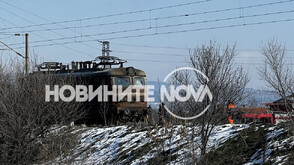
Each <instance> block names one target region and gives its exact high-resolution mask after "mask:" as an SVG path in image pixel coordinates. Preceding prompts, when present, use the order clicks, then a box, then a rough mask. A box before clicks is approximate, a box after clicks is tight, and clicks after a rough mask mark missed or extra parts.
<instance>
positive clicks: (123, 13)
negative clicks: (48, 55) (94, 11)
mask: <svg viewBox="0 0 294 165" xmlns="http://www.w3.org/2000/svg"><path fill="white" fill-rule="evenodd" d="M210 1H213V0H199V1H194V2H188V3H181V4H175V5H169V6H162V7H156V8H151V9H144V10H137V11H128V12H122V13H115V14H107V15H102V16H96V17H88V18H80V19H73V20H66V21H59V22H51V23H43V24H33V25H27V26H21V27H19V26H18V27H11V28H28V27H34V26H43V25H52V24H61V23H69V22H79V21H81V20H82V21H85V20H92V19H100V18H106V17H114V16H122V15H129V14H136V13H143V12H149V11H156V10H163V9H168V8H175V7H181V6H188V5H194V4H200V3H205V2H210ZM0 2H2V3H6V4H9V5H10V6H12V4H10V3H8V2H5V1H3V0H0ZM13 6H14V7H17V6H15V5H13Z"/></svg>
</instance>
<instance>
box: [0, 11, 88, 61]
mask: <svg viewBox="0 0 294 165" xmlns="http://www.w3.org/2000/svg"><path fill="white" fill-rule="evenodd" d="M0 8H1V9H3V10H4V11H6V12H8V13H10V14H12V15H14V16H16V17H19V18H21V19H23V20H25V21H27V22H30V23H33V22H31V21H30V20H27V19H26V18H23V17H21V16H18V15H16V14H15V13H13V12H10V11H9V10H6V9H4V8H2V7H0ZM42 28H43V27H42ZM54 33H56V32H54ZM56 34H58V33H56ZM34 35H37V36H39V37H40V38H43V39H46V38H45V37H43V36H41V35H39V34H34ZM46 40H47V39H46ZM47 41H50V42H52V43H54V44H55V45H57V44H58V45H60V44H59V43H56V42H54V41H53V40H50V39H49V40H47ZM11 45H15V44H11ZM60 46H62V47H65V48H67V49H70V50H72V51H75V52H78V53H82V54H85V55H87V56H90V57H94V56H92V55H89V54H87V53H84V52H82V51H80V50H76V49H73V48H71V47H68V46H65V45H60ZM22 48H23V47H22ZM15 49H17V48H15Z"/></svg>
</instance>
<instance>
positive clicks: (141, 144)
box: [67, 124, 248, 164]
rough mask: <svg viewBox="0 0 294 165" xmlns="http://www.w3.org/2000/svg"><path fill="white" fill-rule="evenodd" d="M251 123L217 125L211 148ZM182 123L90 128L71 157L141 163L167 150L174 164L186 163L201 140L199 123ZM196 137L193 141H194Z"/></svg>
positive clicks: (88, 161) (81, 160)
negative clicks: (198, 134)
mask: <svg viewBox="0 0 294 165" xmlns="http://www.w3.org/2000/svg"><path fill="white" fill-rule="evenodd" d="M247 127H248V125H245V124H243V125H242V124H225V125H221V126H217V127H215V129H214V130H213V131H212V134H211V137H210V138H209V141H208V150H210V149H211V148H218V147H220V146H221V145H222V144H223V143H224V142H225V141H226V140H228V139H229V138H232V137H234V136H236V135H237V133H238V132H239V131H241V130H243V129H245V128H247ZM192 130H193V129H192V127H184V126H181V125H176V126H173V127H172V128H169V129H167V128H163V127H160V128H152V129H151V128H150V127H149V128H141V129H138V128H134V127H128V126H118V127H109V128H90V129H88V130H86V131H85V132H84V133H82V134H81V135H80V138H79V142H78V145H77V146H76V148H75V149H74V150H73V154H72V155H71V158H67V159H73V160H74V161H75V162H77V163H83V164H102V163H103V164H141V163H146V162H149V161H151V160H152V159H154V158H156V156H158V155H159V154H162V153H168V154H169V155H171V156H172V157H173V159H171V164H177V163H184V162H186V161H189V159H191V156H189V155H190V154H191V151H192V150H191V148H192V147H193V146H194V148H195V153H196V154H199V153H200V150H199V149H198V147H196V146H197V145H198V144H199V142H200V137H199V136H197V134H196V133H197V132H198V131H197V130H198V128H197V127H194V132H195V134H194V136H192ZM192 137H193V143H192Z"/></svg>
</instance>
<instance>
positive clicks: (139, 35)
mask: <svg viewBox="0 0 294 165" xmlns="http://www.w3.org/2000/svg"><path fill="white" fill-rule="evenodd" d="M290 21H294V18H290V19H282V20H271V21H259V22H251V23H245V24H244V23H239V24H231V25H224V26H212V27H204V28H193V29H185V30H175V31H166V32H152V33H146V34H136V35H127V36H119V37H109V38H103V39H100V40H118V39H128V38H138V37H146V36H156V35H167V34H174V33H186V32H196V31H204V30H215V29H226V28H234V27H242V26H244V27H245V26H253V25H262V24H273V23H281V22H290ZM51 40H52V41H54V39H50V40H49V41H51ZM93 41H97V40H93V39H90V40H76V41H75V42H72V41H67V42H60V43H58V45H64V44H72V43H82V42H93ZM34 43H36V42H34ZM14 45H19V44H14ZM53 45H56V44H55V43H52V44H40V45H31V47H45V46H53ZM18 48H23V47H18Z"/></svg>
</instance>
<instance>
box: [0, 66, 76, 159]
mask: <svg viewBox="0 0 294 165" xmlns="http://www.w3.org/2000/svg"><path fill="white" fill-rule="evenodd" d="M10 66H11V68H3V67H0V93H1V97H0V125H1V127H0V151H1V152H0V162H1V163H8V164H19V163H23V164H28V163H33V162H36V161H38V160H37V159H38V158H39V157H38V153H39V152H40V150H42V148H44V146H43V140H44V138H45V137H46V135H47V134H48V132H49V131H50V129H51V128H52V127H55V126H60V125H65V124H68V123H70V122H72V121H75V120H76V119H78V118H79V117H80V103H75V102H72V103H67V102H62V101H60V102H46V101H45V85H51V86H53V84H59V85H62V84H68V83H69V82H68V81H70V83H72V81H73V80H69V79H68V80H63V79H56V78H55V77H54V76H50V75H43V74H34V75H30V76H26V75H25V74H24V72H23V70H22V65H21V64H20V63H17V62H12V63H11V65H10Z"/></svg>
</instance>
